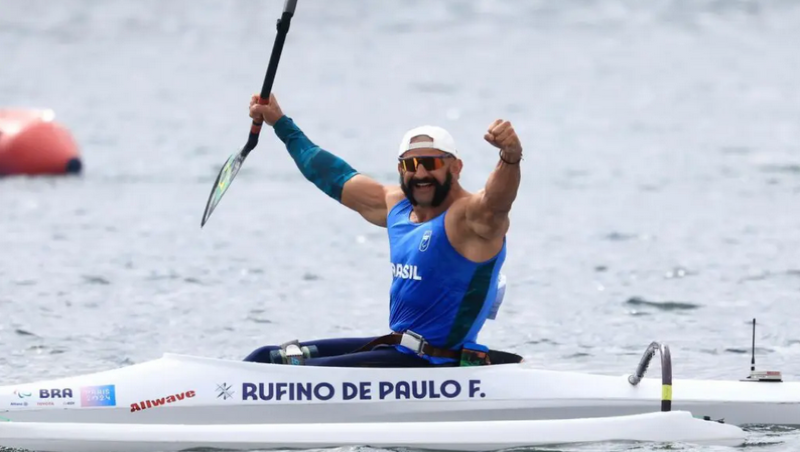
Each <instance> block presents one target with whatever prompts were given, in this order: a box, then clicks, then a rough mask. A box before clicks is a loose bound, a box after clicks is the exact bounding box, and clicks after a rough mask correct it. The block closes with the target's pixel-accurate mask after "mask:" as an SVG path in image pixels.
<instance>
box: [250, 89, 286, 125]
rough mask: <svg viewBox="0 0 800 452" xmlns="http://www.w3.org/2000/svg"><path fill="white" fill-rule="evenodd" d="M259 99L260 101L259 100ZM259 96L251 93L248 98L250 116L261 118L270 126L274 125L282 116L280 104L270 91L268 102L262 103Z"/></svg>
mask: <svg viewBox="0 0 800 452" xmlns="http://www.w3.org/2000/svg"><path fill="white" fill-rule="evenodd" d="M259 101H261V102H259ZM263 102H264V101H263V100H262V99H261V96H259V95H258V94H253V96H252V97H251V98H250V117H251V118H253V119H256V120H258V119H261V120H262V121H264V122H266V123H267V124H269V125H270V126H274V125H275V123H276V122H278V120H279V119H281V117H282V116H283V111H281V106H280V105H279V104H278V100H277V99H275V95H274V94H272V93H270V95H269V101H268V103H263Z"/></svg>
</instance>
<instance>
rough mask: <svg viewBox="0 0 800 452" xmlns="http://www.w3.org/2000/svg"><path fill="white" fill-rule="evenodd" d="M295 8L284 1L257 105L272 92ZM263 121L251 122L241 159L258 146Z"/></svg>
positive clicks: (293, 2) (294, 1)
mask: <svg viewBox="0 0 800 452" xmlns="http://www.w3.org/2000/svg"><path fill="white" fill-rule="evenodd" d="M296 7H297V0H286V3H284V5H283V14H281V18H280V19H278V23H277V28H278V34H277V35H275V44H274V45H273V46H272V55H270V57H269V65H268V66H267V73H266V75H265V76H264V84H263V85H262V86H261V100H260V101H259V103H261V104H266V103H267V102H268V101H269V95H270V93H271V92H272V84H273V82H274V81H275V74H276V73H277V72H278V62H279V61H280V59H281V52H282V51H283V43H284V42H286V35H287V34H288V33H289V25H290V24H291V22H292V16H293V15H294V10H295V8H296ZM262 124H263V121H261V120H256V119H254V120H253V123H252V124H251V126H250V136H249V137H248V138H247V144H246V145H245V146H244V148H243V149H242V157H247V154H249V153H250V151H252V150H253V149H255V147H256V145H258V135H259V134H260V133H261V125H262Z"/></svg>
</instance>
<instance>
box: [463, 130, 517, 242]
mask: <svg viewBox="0 0 800 452" xmlns="http://www.w3.org/2000/svg"><path fill="white" fill-rule="evenodd" d="M484 139H486V141H488V142H489V143H491V144H492V145H493V146H495V147H497V148H498V149H500V158H499V161H498V163H497V166H496V167H495V169H494V171H492V173H491V174H490V175H489V179H488V180H487V181H486V186H485V187H484V189H483V190H481V191H479V192H477V193H475V194H474V195H473V196H472V198H471V199H470V200H469V201H468V203H467V207H466V219H467V225H468V227H469V228H470V229H471V230H472V231H473V232H474V233H475V234H476V235H477V236H479V237H481V238H484V239H486V240H494V239H498V238H501V237H503V236H504V235H505V234H506V233H507V232H508V228H509V225H510V220H509V218H508V214H509V212H511V205H512V204H513V203H514V200H515V199H516V197H517V190H518V189H519V182H520V177H521V174H520V161H521V160H522V145H521V144H520V141H519V137H517V133H516V132H515V131H514V127H513V126H512V125H511V123H510V122H508V121H503V120H500V119H498V120H496V121H495V122H494V123H493V124H492V125H491V126H490V127H489V130H488V132H487V133H486V135H485V136H484Z"/></svg>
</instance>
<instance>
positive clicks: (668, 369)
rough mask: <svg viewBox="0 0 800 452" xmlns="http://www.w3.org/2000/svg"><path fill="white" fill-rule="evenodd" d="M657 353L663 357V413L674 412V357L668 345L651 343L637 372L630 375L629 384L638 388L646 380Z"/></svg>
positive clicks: (637, 367)
mask: <svg viewBox="0 0 800 452" xmlns="http://www.w3.org/2000/svg"><path fill="white" fill-rule="evenodd" d="M656 351H658V352H659V355H661V411H671V410H672V357H671V356H670V353H669V347H668V346H667V345H661V344H659V343H658V342H651V343H650V345H648V346H647V350H645V352H644V355H642V359H641V360H640V361H639V365H638V366H636V371H635V372H634V373H633V375H628V383H630V384H632V385H634V386H636V385H637V384H639V382H640V381H642V378H644V374H645V372H647V367H648V366H650V361H651V360H652V359H653V355H655V354H656Z"/></svg>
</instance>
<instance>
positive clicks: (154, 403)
mask: <svg viewBox="0 0 800 452" xmlns="http://www.w3.org/2000/svg"><path fill="white" fill-rule="evenodd" d="M195 395H196V393H195V391H184V392H178V393H175V394H170V395H168V396H165V397H160V398H158V399H147V400H142V401H141V402H134V403H131V413H133V412H135V411H143V410H148V409H150V408H158V407H160V406H166V405H168V404H171V403H178V402H180V401H182V400H186V399H191V398H193V397H194V396H195Z"/></svg>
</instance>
